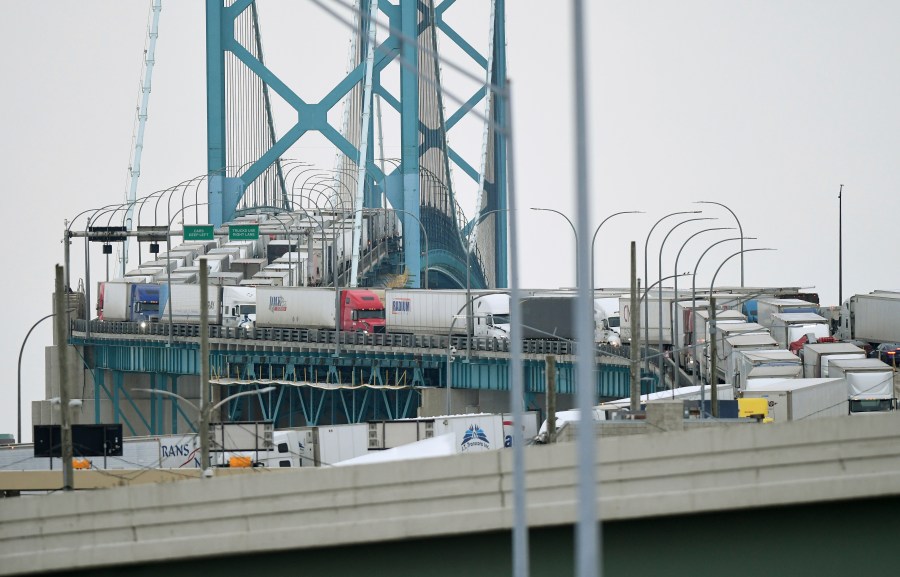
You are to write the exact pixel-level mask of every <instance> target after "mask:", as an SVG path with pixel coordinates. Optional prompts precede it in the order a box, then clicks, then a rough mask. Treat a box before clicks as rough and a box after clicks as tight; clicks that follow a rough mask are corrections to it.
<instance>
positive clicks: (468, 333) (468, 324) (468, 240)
mask: <svg viewBox="0 0 900 577" xmlns="http://www.w3.org/2000/svg"><path fill="white" fill-rule="evenodd" d="M507 211H509V209H508V208H495V209H494V210H489V211H487V212H484V213H482V214H480V215H478V218H476V219H475V222H473V223H472V228H471V230H469V234H468V235H466V303H468V307H467V310H466V356H467V358H468V354H469V349H470V348H471V347H470V346H469V339H470V338H471V336H472V330H473V326H472V280H471V274H470V273H471V270H472V265H471V264H470V259H471V254H472V248H473V242H472V235H474V234H475V231H476V230H477V229H478V223H480V222H481V221H482V220H484V219H485V218H487V217H488V216H490V215H492V214H495V213H498V212H507Z"/></svg>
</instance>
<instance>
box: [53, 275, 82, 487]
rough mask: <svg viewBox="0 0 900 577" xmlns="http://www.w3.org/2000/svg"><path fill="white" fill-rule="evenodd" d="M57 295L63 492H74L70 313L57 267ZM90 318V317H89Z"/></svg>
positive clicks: (57, 359) (56, 325) (55, 296)
mask: <svg viewBox="0 0 900 577" xmlns="http://www.w3.org/2000/svg"><path fill="white" fill-rule="evenodd" d="M55 289H56V294H55V295H54V299H53V300H54V308H55V309H56V310H55V311H54V312H55V313H56V319H55V321H56V322H55V323H54V324H55V327H54V328H55V329H56V362H57V367H58V368H57V371H58V373H59V374H58V377H59V411H60V442H61V443H62V450H61V452H60V456H61V457H62V467H63V490H65V491H72V490H73V489H74V488H75V479H74V469H73V466H72V459H73V458H74V456H75V455H74V454H73V453H74V451H73V450H72V423H71V420H70V419H69V366H68V362H67V359H68V354H67V353H68V351H67V350H66V348H67V346H66V345H67V343H68V339H67V338H66V334H67V332H68V327H69V313H68V311H67V310H66V290H65V287H64V286H63V268H62V267H61V266H59V265H56V286H55ZM88 318H90V315H89V316H88Z"/></svg>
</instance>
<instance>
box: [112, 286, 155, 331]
mask: <svg viewBox="0 0 900 577" xmlns="http://www.w3.org/2000/svg"><path fill="white" fill-rule="evenodd" d="M159 288H160V285H158V284H146V283H131V282H126V281H124V280H122V279H119V280H115V281H106V282H101V283H98V287H97V318H98V319H99V320H101V321H119V322H150V321H156V320H159V309H160V301H159V299H160V294H159Z"/></svg>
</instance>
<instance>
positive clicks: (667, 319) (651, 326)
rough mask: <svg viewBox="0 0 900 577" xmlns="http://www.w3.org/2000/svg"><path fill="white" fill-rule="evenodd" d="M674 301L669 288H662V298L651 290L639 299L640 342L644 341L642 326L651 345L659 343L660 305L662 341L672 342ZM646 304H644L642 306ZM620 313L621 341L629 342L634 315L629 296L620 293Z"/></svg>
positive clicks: (665, 343) (664, 342)
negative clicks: (645, 329)
mask: <svg viewBox="0 0 900 577" xmlns="http://www.w3.org/2000/svg"><path fill="white" fill-rule="evenodd" d="M674 301H675V295H674V293H673V292H672V290H671V289H669V290H666V289H663V292H662V300H660V298H659V293H657V292H656V291H655V290H651V291H650V294H648V295H646V296H645V297H644V299H643V300H642V301H641V311H640V314H641V335H640V338H641V343H642V344H647V343H644V334H645V333H644V327H646V328H647V331H648V333H647V340H648V341H649V344H650V345H651V346H657V345H658V344H659V322H660V307H662V327H663V330H662V343H663V344H664V345H671V344H672V303H673V302H674ZM645 304H646V306H644V305H645ZM619 311H621V315H620V325H621V326H620V334H621V337H622V340H623V341H627V342H631V339H632V334H631V325H632V318H633V317H634V315H633V314H632V311H631V296H630V295H622V296H621V297H620V298H619Z"/></svg>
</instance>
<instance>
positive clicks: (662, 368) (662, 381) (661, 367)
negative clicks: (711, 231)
mask: <svg viewBox="0 0 900 577" xmlns="http://www.w3.org/2000/svg"><path fill="white" fill-rule="evenodd" d="M698 220H715V219H713V218H708V217H703V218H689V219H687V220H683V221H681V222H679V223H678V224H676V225H675V226H673V227H672V228H670V229H669V232H668V233H666V236H664V237H663V241H662V242H661V243H660V244H659V275H658V276H659V278H662V253H663V248H664V247H665V246H666V241H667V240H669V236H671V235H672V233H673V232H675V229H676V228H678V227H679V226H681V225H683V224H687V223H689V222H694V221H698ZM677 299H678V291H677V290H676V291H675V296H674V298H673V302H674V301H675V300H677ZM657 305H658V306H657V307H656V308H657V310H658V311H659V326H658V327H657V329H658V331H657V335H658V337H659V342H658V348H659V363H658V364H657V369H658V373H659V382H660V384H661V385H664V384H665V376H666V371H665V366H664V365H663V358H664V357H663V354H662V352H663V327H662V326H663V314H662V309H663V296H662V283H659V298H658V299H657ZM672 341H673V342H674V341H675V335H674V334H673V335H672ZM672 383H673V385H674V380H673V381H672ZM673 388H674V387H673Z"/></svg>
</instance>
